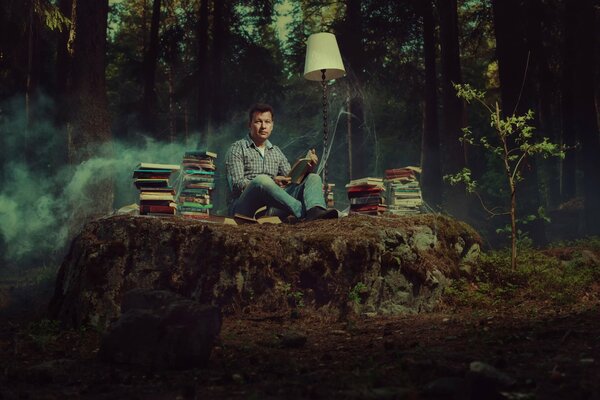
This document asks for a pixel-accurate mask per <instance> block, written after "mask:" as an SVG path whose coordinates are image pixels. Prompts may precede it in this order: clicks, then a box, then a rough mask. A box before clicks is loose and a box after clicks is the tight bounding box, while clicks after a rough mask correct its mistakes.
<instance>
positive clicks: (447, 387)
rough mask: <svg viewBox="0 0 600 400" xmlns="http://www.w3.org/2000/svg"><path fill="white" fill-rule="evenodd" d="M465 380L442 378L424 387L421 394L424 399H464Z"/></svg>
mask: <svg viewBox="0 0 600 400" xmlns="http://www.w3.org/2000/svg"><path fill="white" fill-rule="evenodd" d="M466 387H467V384H466V380H465V378H459V377H442V378H438V379H436V380H434V381H432V382H429V383H428V384H427V385H425V388H424V390H423V394H425V397H436V396H437V397H441V398H445V399H453V398H456V399H459V398H464V395H465V391H466Z"/></svg>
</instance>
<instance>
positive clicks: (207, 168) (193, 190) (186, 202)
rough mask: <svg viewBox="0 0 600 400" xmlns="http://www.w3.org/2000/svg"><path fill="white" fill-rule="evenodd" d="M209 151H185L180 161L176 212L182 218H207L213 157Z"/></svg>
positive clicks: (214, 168) (210, 203)
mask: <svg viewBox="0 0 600 400" xmlns="http://www.w3.org/2000/svg"><path fill="white" fill-rule="evenodd" d="M216 158H217V154H216V153H213V152H211V151H199V150H194V151H187V152H186V153H185V155H184V156H183V161H182V163H181V166H182V173H181V180H180V185H179V191H178V193H177V207H178V214H179V215H180V216H182V217H184V218H190V219H202V220H208V219H209V216H210V210H211V209H212V207H213V204H212V201H211V194H212V191H213V189H214V188H215V170H216V165H215V159H216Z"/></svg>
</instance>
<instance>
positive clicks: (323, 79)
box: [321, 69, 329, 188]
mask: <svg viewBox="0 0 600 400" xmlns="http://www.w3.org/2000/svg"><path fill="white" fill-rule="evenodd" d="M325 71H327V70H325V69H322V70H321V86H322V87H323V154H322V157H327V158H328V156H329V154H326V153H327V133H328V132H327V131H328V123H327V117H328V115H327V108H328V105H329V104H328V101H327V80H326V76H325ZM327 158H325V164H324V165H323V186H324V187H325V188H326V187H327Z"/></svg>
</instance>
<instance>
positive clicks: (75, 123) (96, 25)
mask: <svg viewBox="0 0 600 400" xmlns="http://www.w3.org/2000/svg"><path fill="white" fill-rule="evenodd" d="M73 3H74V4H73V5H74V7H73V11H74V12H75V15H74V16H72V17H74V18H73V21H76V22H75V23H76V25H75V27H74V29H75V40H74V43H73V59H72V64H71V67H72V68H71V81H70V82H71V85H70V88H69V96H70V110H71V114H70V118H69V124H68V129H67V130H68V142H69V146H68V148H69V160H70V162H71V164H72V165H73V166H74V167H80V166H81V164H82V163H83V162H85V161H88V160H90V159H91V158H92V157H96V156H109V155H110V152H109V150H108V146H107V144H108V143H109V142H110V140H111V132H110V119H109V113H108V101H107V96H106V80H105V54H106V25H107V16H108V0H102V1H100V0H73ZM95 172H97V175H94V176H92V177H91V179H90V181H89V182H86V184H87V186H83V189H82V190H84V191H86V193H82V194H84V195H87V196H86V197H87V199H88V200H89V202H88V203H85V202H79V203H77V204H72V205H71V206H72V207H73V208H74V211H73V213H74V217H73V221H74V224H75V225H77V224H79V223H81V222H83V219H84V218H85V217H86V216H88V215H90V214H94V213H102V214H104V213H106V212H108V211H110V210H112V202H113V186H112V174H111V171H110V169H108V168H104V169H101V170H98V171H95ZM81 183H83V182H81Z"/></svg>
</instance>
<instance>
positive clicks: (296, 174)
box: [289, 150, 313, 184]
mask: <svg viewBox="0 0 600 400" xmlns="http://www.w3.org/2000/svg"><path fill="white" fill-rule="evenodd" d="M311 152H312V150H309V151H308V152H307V153H306V156H304V157H302V158H299V159H297V160H296V162H295V163H294V165H292V169H290V173H289V177H290V178H291V183H295V184H300V183H302V181H303V180H304V178H305V177H306V175H308V174H309V173H310V172H311V171H312V168H313V165H311V162H312V158H311V157H310V154H311Z"/></svg>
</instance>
